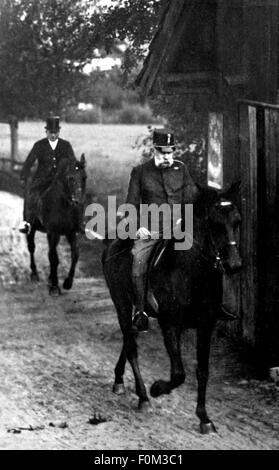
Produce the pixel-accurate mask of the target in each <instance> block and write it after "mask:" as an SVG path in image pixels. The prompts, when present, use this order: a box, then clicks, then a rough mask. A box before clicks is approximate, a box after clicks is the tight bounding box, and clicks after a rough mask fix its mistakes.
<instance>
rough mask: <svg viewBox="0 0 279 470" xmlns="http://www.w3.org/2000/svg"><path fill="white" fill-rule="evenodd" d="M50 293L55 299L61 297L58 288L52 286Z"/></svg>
mask: <svg viewBox="0 0 279 470" xmlns="http://www.w3.org/2000/svg"><path fill="white" fill-rule="evenodd" d="M48 291H49V295H52V296H53V297H58V296H59V295H61V290H60V288H59V287H58V286H50V287H49V290H48Z"/></svg>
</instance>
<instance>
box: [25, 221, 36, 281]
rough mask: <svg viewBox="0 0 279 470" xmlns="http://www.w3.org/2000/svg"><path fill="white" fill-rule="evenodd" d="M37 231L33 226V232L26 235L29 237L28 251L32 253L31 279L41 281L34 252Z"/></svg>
mask: <svg viewBox="0 0 279 470" xmlns="http://www.w3.org/2000/svg"><path fill="white" fill-rule="evenodd" d="M35 233H36V230H35V229H34V228H33V227H32V228H31V232H30V233H29V234H28V235H26V239H27V246H28V251H29V253H30V269H31V274H30V278H31V281H35V282H36V281H39V275H38V272H37V266H36V263H35V256H34V253H35Z"/></svg>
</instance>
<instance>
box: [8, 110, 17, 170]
mask: <svg viewBox="0 0 279 470" xmlns="http://www.w3.org/2000/svg"><path fill="white" fill-rule="evenodd" d="M9 124H10V130H11V170H13V168H14V164H15V162H16V160H17V156H18V120H17V119H16V118H11V119H10V121H9Z"/></svg>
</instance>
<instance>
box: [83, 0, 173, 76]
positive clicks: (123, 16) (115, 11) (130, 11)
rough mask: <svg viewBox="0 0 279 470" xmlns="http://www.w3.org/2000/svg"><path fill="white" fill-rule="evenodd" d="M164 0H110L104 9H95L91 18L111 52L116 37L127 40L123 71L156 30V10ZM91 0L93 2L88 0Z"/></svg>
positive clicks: (130, 66)
mask: <svg viewBox="0 0 279 470" xmlns="http://www.w3.org/2000/svg"><path fill="white" fill-rule="evenodd" d="M165 1H166V0H112V1H111V5H110V6H109V7H108V8H107V9H106V10H97V11H96V12H95V13H94V14H93V15H92V18H91V21H92V23H93V24H94V25H95V30H96V28H97V29H98V28H100V29H99V38H100V39H101V44H102V45H103V46H104V47H105V49H106V51H107V52H110V51H111V49H112V47H113V45H114V43H115V41H116V40H120V41H126V42H127V44H128V47H127V49H126V51H125V54H124V62H123V68H124V71H125V72H126V75H128V74H129V73H130V71H131V70H132V69H133V68H134V67H138V64H139V62H141V61H142V59H143V58H144V56H145V53H146V46H147V45H148V44H149V42H150V41H151V39H152V37H153V36H154V34H155V31H156V28H157V26H158V22H159V17H160V16H159V13H160V9H161V7H162V4H163V3H164V2H165ZM91 3H96V2H94V0H93V1H92V0H91Z"/></svg>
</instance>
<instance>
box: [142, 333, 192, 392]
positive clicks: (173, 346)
mask: <svg viewBox="0 0 279 470" xmlns="http://www.w3.org/2000/svg"><path fill="white" fill-rule="evenodd" d="M162 330H163V335H164V342H165V346H166V349H167V352H168V355H169V357H170V362H171V374H170V380H169V381H166V380H156V382H154V383H153V384H152V385H151V388H150V393H151V396H152V397H154V398H156V397H158V396H160V395H164V394H165V395H166V394H169V393H170V392H171V391H172V390H173V389H174V388H176V387H179V385H181V384H182V383H183V382H184V381H185V371H184V367H183V363H182V359H181V350H180V337H181V328H179V327H176V326H168V327H166V326H162Z"/></svg>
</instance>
